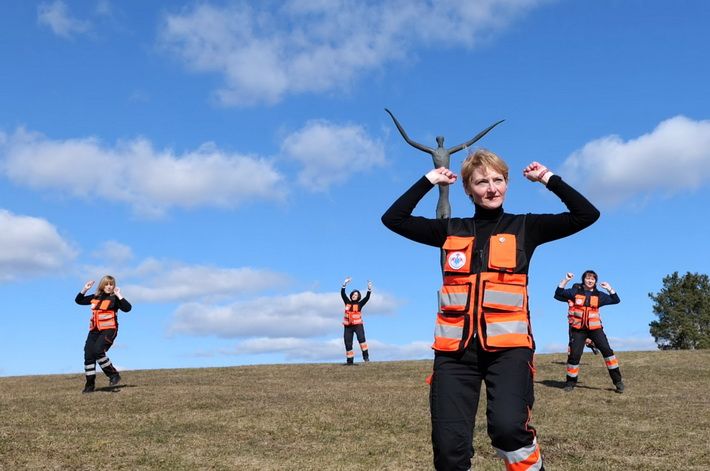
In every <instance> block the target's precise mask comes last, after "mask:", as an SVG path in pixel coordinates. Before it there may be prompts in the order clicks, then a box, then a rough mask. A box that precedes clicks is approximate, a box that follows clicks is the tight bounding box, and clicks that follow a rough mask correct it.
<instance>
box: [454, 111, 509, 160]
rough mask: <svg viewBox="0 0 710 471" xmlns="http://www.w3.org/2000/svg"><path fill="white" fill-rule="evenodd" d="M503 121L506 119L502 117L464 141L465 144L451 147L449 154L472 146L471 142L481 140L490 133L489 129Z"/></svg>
mask: <svg viewBox="0 0 710 471" xmlns="http://www.w3.org/2000/svg"><path fill="white" fill-rule="evenodd" d="M503 121H505V120H504V119H501V120H500V121H498V122H497V123H494V124H491V125H490V126H488V127H487V128H486V129H484V130H483V131H481V132H479V133H478V134H476V136H475V137H473V138H472V139H470V140H468V141H466V142H464V143H463V144H459V145H457V146H454V147H452V148H450V149H449V150H448V152H449V154H453V153H454V152H458V151H460V150H461V149H465V148H466V147H468V146H470V145H471V144H473V143H474V142H476V141H477V140H479V139H480V138H482V137H483V136H485V135H486V134H488V131H490V130H491V129H493V128H494V127H496V126H498V125H499V124H500V123H502V122H503Z"/></svg>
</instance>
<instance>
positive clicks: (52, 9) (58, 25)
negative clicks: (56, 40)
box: [37, 0, 91, 38]
mask: <svg viewBox="0 0 710 471" xmlns="http://www.w3.org/2000/svg"><path fill="white" fill-rule="evenodd" d="M37 22H38V23H39V24H40V25H45V26H48V27H49V28H50V29H51V30H52V31H53V32H54V34H56V35H58V36H62V37H64V38H69V37H71V36H72V35H74V34H81V33H86V32H87V31H89V30H90V29H91V24H90V23H89V22H87V21H82V20H79V19H77V18H74V17H72V16H71V14H70V13H69V10H68V9H67V6H66V4H65V3H64V2H63V1H61V0H55V1H54V2H52V3H48V2H44V3H40V5H39V7H37Z"/></svg>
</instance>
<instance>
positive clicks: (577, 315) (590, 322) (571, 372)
mask: <svg viewBox="0 0 710 471" xmlns="http://www.w3.org/2000/svg"><path fill="white" fill-rule="evenodd" d="M572 278H574V274H572V273H567V274H566V275H565V277H564V278H563V279H562V281H560V283H559V285H557V288H556V289H555V299H556V300H558V301H563V302H566V303H567V304H568V306H569V309H568V311H567V321H568V322H569V349H568V355H567V378H566V381H565V391H566V392H570V391H572V390H573V389H574V387H575V386H576V385H577V377H578V375H579V363H580V361H581V360H582V353H583V352H584V346H585V345H587V344H588V343H587V341H589V340H591V345H593V347H590V348H592V351H594V348H597V349H599V351H600V352H601V353H602V356H603V357H604V362H605V363H606V367H607V369H608V370H609V376H610V377H611V381H612V382H613V383H614V388H615V391H616V392H618V393H623V392H624V382H623V381H622V380H621V371H620V370H619V360H617V359H616V355H614V350H612V349H611V347H610V346H609V340H607V338H606V334H605V333H604V328H603V327H602V318H601V316H600V315H599V308H601V307H602V306H607V305H610V304H619V303H620V302H621V300H620V299H619V295H618V294H617V293H616V291H614V288H612V287H611V285H610V284H609V283H607V282H606V281H602V282H601V283H599V286H601V287H602V288H604V289H605V290H606V291H607V292H608V293H609V294H607V293H604V292H603V291H599V290H598V289H597V274H596V273H595V272H594V271H593V270H587V271H585V272H584V273H583V274H582V283H575V284H574V285H572V288H571V289H566V286H567V283H569V282H570V280H572ZM595 354H596V352H595Z"/></svg>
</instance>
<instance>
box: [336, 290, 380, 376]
mask: <svg viewBox="0 0 710 471" xmlns="http://www.w3.org/2000/svg"><path fill="white" fill-rule="evenodd" d="M350 280H352V278H350V277H347V278H345V280H344V281H343V286H341V287H340V297H341V298H342V299H343V302H344V303H345V316H344V317H343V326H345V329H344V331H343V340H344V341H345V358H346V360H345V364H346V365H354V364H355V352H354V351H353V336H354V335H357V341H358V343H359V344H360V351H361V352H362V359H363V361H370V351H369V350H368V348H367V341H366V340H365V325H364V324H363V322H362V308H363V306H365V304H367V302H368V301H369V300H370V293H371V292H372V282H371V281H368V282H367V294H366V295H365V297H364V298H362V299H361V295H360V291H358V290H353V291H352V292H351V293H350V297H349V298H348V297H347V296H346V295H345V287H346V286H347V285H348V283H350Z"/></svg>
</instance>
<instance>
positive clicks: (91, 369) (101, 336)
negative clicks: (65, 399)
mask: <svg viewBox="0 0 710 471" xmlns="http://www.w3.org/2000/svg"><path fill="white" fill-rule="evenodd" d="M117 336H118V329H108V330H91V331H89V335H87V336H86V343H85V344H84V370H85V372H86V376H87V378H88V377H89V376H94V375H95V374H96V373H95V372H96V362H98V363H99V366H100V367H101V369H102V370H103V372H104V373H105V374H106V376H111V375H114V374H116V373H118V371H117V370H116V367H114V366H113V364H112V363H111V360H109V358H108V357H107V356H106V352H108V350H109V349H110V348H111V346H112V345H113V342H114V340H116V337H117ZM92 379H93V378H92Z"/></svg>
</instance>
